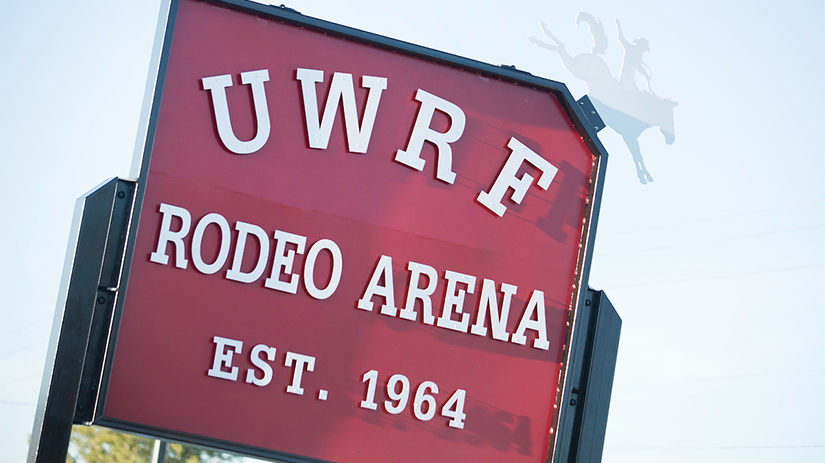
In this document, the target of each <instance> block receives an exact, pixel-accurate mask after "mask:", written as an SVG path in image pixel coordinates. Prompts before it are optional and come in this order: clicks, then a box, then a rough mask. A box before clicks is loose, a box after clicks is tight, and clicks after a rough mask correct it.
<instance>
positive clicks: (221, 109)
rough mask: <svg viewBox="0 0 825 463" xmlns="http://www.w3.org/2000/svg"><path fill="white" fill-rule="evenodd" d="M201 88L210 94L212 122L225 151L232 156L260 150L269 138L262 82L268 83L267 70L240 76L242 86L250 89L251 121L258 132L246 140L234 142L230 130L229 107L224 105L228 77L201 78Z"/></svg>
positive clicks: (245, 73)
mask: <svg viewBox="0 0 825 463" xmlns="http://www.w3.org/2000/svg"><path fill="white" fill-rule="evenodd" d="M201 81H202V82H203V89H204V90H208V91H209V93H210V94H211V95H212V107H213V108H214V110H215V123H216V125H217V126H218V136H220V139H221V143H223V146H225V147H226V149H228V150H229V151H231V152H233V153H235V154H250V153H254V152H255V151H258V150H259V149H261V148H263V146H264V144H265V143H266V141H267V139H269V130H270V123H269V109H268V108H267V104H266V92H265V91H264V82H268V81H269V71H268V70H266V69H261V70H259V71H249V72H242V73H241V82H242V83H243V84H244V85H251V86H252V101H253V104H254V105H255V118H256V120H257V124H256V125H257V127H258V129H257V130H258V132H257V133H256V134H255V137H254V138H252V140H249V141H241V140H238V137H236V136H235V132H234V131H233V130H232V122H231V121H230V119H229V104H228V103H227V102H226V87H231V86H232V76H231V75H230V74H225V75H222V76H214V77H204V78H203V79H201Z"/></svg>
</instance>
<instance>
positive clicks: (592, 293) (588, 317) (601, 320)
mask: <svg viewBox="0 0 825 463" xmlns="http://www.w3.org/2000/svg"><path fill="white" fill-rule="evenodd" d="M580 310H581V311H580V312H579V317H582V318H581V323H580V325H579V330H580V332H579V333H578V334H577V335H576V338H575V339H574V340H573V345H572V346H571V348H572V349H573V351H572V353H571V356H570V367H569V370H568V371H569V372H568V374H569V375H570V381H569V383H568V384H569V385H568V387H567V389H566V390H565V391H564V394H563V396H562V404H561V407H562V410H563V411H564V412H563V413H562V416H561V417H560V419H559V429H558V430H557V432H558V433H559V439H558V440H557V442H558V446H557V448H556V455H555V458H554V463H599V462H601V461H602V452H603V450H604V437H605V431H606V429H607V412H608V410H609V408H610V394H611V392H612V390H613V375H614V373H615V370H616V357H617V354H618V350H619V334H620V332H621V329H622V320H621V318H619V315H618V313H616V309H614V308H613V304H611V303H610V301H609V300H608V299H607V296H606V295H605V294H604V291H596V290H594V289H591V288H588V289H587V298H586V299H585V301H584V307H583V308H581V309H580Z"/></svg>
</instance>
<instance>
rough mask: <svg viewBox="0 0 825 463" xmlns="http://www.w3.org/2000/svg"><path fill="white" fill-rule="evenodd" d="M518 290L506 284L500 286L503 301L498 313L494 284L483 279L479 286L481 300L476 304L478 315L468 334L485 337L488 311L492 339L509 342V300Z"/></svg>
mask: <svg viewBox="0 0 825 463" xmlns="http://www.w3.org/2000/svg"><path fill="white" fill-rule="evenodd" d="M516 291H518V288H517V287H516V286H513V285H508V284H507V283H502V284H501V292H502V293H503V294H504V299H503V300H502V301H501V312H499V311H498V299H497V298H496V282H495V281H493V280H488V279H486V278H485V279H484V283H482V285H481V298H480V301H479V304H478V314H477V315H476V323H475V324H474V325H473V326H472V327H470V332H471V333H473V334H475V335H478V336H487V327H486V326H485V325H486V323H487V310H488V309H489V311H490V325H491V326H492V328H493V339H498V340H499V341H505V342H506V341H509V340H510V334H509V333H507V318H508V317H509V315H510V300H511V299H512V298H513V295H514V294H516Z"/></svg>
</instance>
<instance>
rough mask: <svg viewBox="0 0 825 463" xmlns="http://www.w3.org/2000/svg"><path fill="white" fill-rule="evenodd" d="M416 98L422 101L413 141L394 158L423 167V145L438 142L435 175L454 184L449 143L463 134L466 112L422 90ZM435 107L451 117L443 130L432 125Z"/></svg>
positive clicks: (416, 166)
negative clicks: (448, 126) (436, 129)
mask: <svg viewBox="0 0 825 463" xmlns="http://www.w3.org/2000/svg"><path fill="white" fill-rule="evenodd" d="M415 99H416V100H418V101H420V102H421V107H420V108H419V109H418V116H417V117H416V118H415V125H414V126H413V130H412V135H410V142H409V144H408V145H407V149H406V150H398V151H397V152H396V153H395V160H396V161H398V162H400V163H402V164H405V165H407V166H410V167H412V168H413V169H415V170H418V171H421V170H424V160H423V159H421V150H422V149H423V148H424V142H425V141H429V142H431V143H433V144H434V145H435V147H436V152H437V157H438V164H437V165H436V178H438V179H439V180H441V181H443V182H446V183H453V182H455V172H453V170H452V165H453V151H452V148H451V147H450V143H454V142H455V141H457V140H458V139H459V138H461V135H462V134H463V133H464V124H465V123H466V121H467V118H466V116H465V115H464V111H462V110H461V108H459V107H458V106H456V105H455V104H453V103H450V102H449V101H447V100H444V99H442V98H439V97H437V96H435V95H433V94H431V93H427V92H425V91H424V90H421V89H418V91H417V92H416V94H415ZM436 109H437V110H439V111H441V112H443V113H445V114H447V115H448V116H450V121H451V122H450V128H449V129H448V130H447V131H446V132H444V133H441V132H436V131H435V130H433V129H431V128H430V123H431V122H432V119H433V115H434V114H435V110H436Z"/></svg>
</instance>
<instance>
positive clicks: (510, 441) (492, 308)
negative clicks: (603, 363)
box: [100, 0, 598, 462]
mask: <svg viewBox="0 0 825 463" xmlns="http://www.w3.org/2000/svg"><path fill="white" fill-rule="evenodd" d="M260 8H264V7H260ZM173 11H176V15H172V16H173V17H174V18H175V19H174V33H173V34H172V35H169V36H167V39H166V40H167V41H170V42H169V43H168V44H167V47H168V48H167V55H166V57H165V65H164V66H163V67H162V69H163V72H162V77H163V79H162V98H161V99H160V100H156V102H155V104H156V105H158V104H159V106H157V107H156V119H155V120H154V121H153V127H154V137H153V139H152V140H151V141H150V143H148V144H147V146H148V148H147V155H146V157H145V159H144V166H143V174H142V177H141V179H140V181H141V184H140V185H141V188H142V191H141V192H142V197H139V199H138V205H139V210H140V213H139V219H138V220H137V222H136V225H133V227H134V226H136V238H134V245H133V247H132V249H131V263H130V264H129V268H128V286H127V288H126V292H125V296H122V300H121V301H120V303H121V307H120V320H119V330H118V332H117V342H116V348H115V351H114V359H113V362H112V364H111V366H110V368H109V369H108V372H107V377H108V389H107V390H106V396H105V397H106V398H105V406H104V407H103V411H102V420H100V422H101V423H103V424H107V425H110V426H113V427H121V428H125V429H132V430H148V429H155V430H162V432H163V433H165V434H166V435H168V436H170V437H172V438H174V439H180V440H184V441H190V442H196V443H207V444H210V445H213V446H217V447H223V448H231V449H236V450H243V451H246V452H249V453H252V454H258V455H271V456H277V457H279V458H282V459H287V460H288V459H290V458H298V456H300V457H308V458H313V459H319V460H326V461H336V462H364V461H399V462H421V461H474V462H485V461H490V462H493V461H495V462H499V461H509V462H522V461H523V462H544V461H545V460H546V458H547V456H548V452H549V450H550V446H551V445H552V438H553V436H552V429H551V428H552V427H553V423H554V417H555V416H556V415H555V413H554V411H555V409H556V406H557V405H558V404H556V397H557V388H558V387H560V383H559V379H560V374H561V372H562V368H563V361H564V359H565V342H566V339H567V336H568V335H569V329H568V322H569V321H571V320H572V318H571V306H572V305H573V304H574V302H575V298H576V297H577V295H576V291H577V287H578V285H579V284H580V282H579V281H578V279H577V273H580V272H581V265H583V264H582V263H581V261H582V260H583V259H582V255H581V247H582V246H583V245H585V244H586V243H585V238H584V237H585V235H586V234H587V231H588V228H587V227H588V226H589V222H588V219H589V209H588V207H589V204H588V202H587V199H588V197H590V196H591V195H592V194H593V189H594V188H595V186H594V185H593V183H594V182H593V181H592V180H591V174H592V172H594V171H595V169H594V165H597V161H598V159H597V158H596V157H595V156H594V155H593V153H591V150H590V149H589V148H588V146H587V145H586V144H585V142H584V141H583V140H582V134H580V133H579V131H578V130H577V129H576V127H575V126H574V124H573V122H572V121H571V118H570V116H569V115H568V110H569V109H568V110H566V109H565V104H566V103H565V102H564V101H563V100H562V99H561V97H560V93H561V92H557V91H551V90H548V89H546V88H537V87H535V86H530V85H527V84H524V83H520V82H517V81H514V80H508V79H506V78H502V77H501V76H500V75H492V74H484V73H480V72H477V71H475V70H463V69H459V68H458V67H456V66H452V67H451V66H447V65H445V64H439V63H437V62H434V61H433V60H430V59H426V57H422V58H419V57H412V56H410V54H407V53H403V52H396V51H393V50H390V49H385V48H382V47H380V46H377V45H375V44H373V45H368V44H364V43H361V42H359V41H357V40H353V39H345V38H341V37H338V36H335V35H334V34H332V35H330V34H324V33H320V32H318V31H315V30H312V29H311V28H308V27H307V28H302V27H298V26H296V25H294V24H289V23H286V22H280V21H278V20H275V19H266V18H264V17H259V16H255V15H251V14H247V13H244V12H240V11H236V10H234V9H230V8H226V7H220V6H216V5H212V4H208V3H202V2H199V1H194V0H181V1H180V2H179V4H175V5H173ZM535 80H538V79H535ZM151 132H152V131H150V133H151ZM148 153H151V155H149V154H148ZM228 443H231V445H228ZM301 461H305V460H301Z"/></svg>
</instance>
